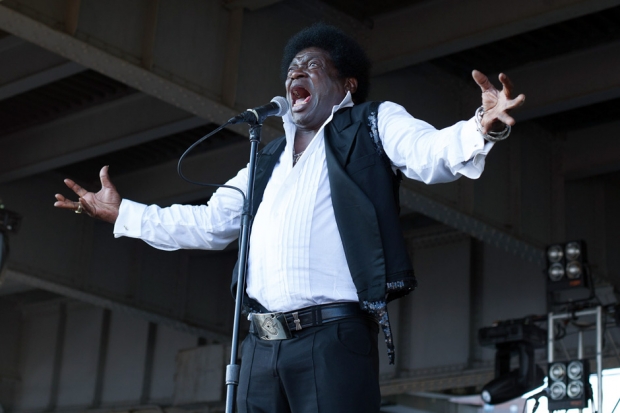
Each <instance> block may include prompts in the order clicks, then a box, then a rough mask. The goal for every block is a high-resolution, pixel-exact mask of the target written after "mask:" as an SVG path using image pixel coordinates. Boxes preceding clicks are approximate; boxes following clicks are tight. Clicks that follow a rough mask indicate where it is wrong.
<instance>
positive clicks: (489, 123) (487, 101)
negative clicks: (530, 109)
mask: <svg viewBox="0 0 620 413" xmlns="http://www.w3.org/2000/svg"><path fill="white" fill-rule="evenodd" d="M472 76H473V78H474V80H475V81H476V83H477V84H478V86H480V89H482V107H483V109H484V116H483V117H482V121H481V122H480V123H481V126H482V133H483V134H486V133H488V132H489V131H500V130H502V129H504V127H505V125H510V126H513V125H514V124H515V120H514V118H513V117H512V116H510V115H509V113H510V111H511V110H513V109H515V108H518V107H519V106H521V105H522V104H523V102H525V95H524V94H520V95H519V96H517V97H516V98H514V99H512V98H511V95H512V89H513V85H512V82H511V81H510V79H509V78H508V76H506V75H505V74H503V73H500V74H499V81H500V82H501V83H502V86H503V88H502V90H497V89H496V88H495V86H493V84H492V83H491V82H490V81H489V78H488V77H486V75H485V74H484V73H482V72H479V71H478V70H474V71H473V72H472Z"/></svg>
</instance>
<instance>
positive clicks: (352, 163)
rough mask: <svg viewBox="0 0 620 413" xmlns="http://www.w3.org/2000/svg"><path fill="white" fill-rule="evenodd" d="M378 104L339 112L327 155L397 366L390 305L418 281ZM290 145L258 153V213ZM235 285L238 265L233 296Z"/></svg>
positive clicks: (372, 306)
mask: <svg viewBox="0 0 620 413" xmlns="http://www.w3.org/2000/svg"><path fill="white" fill-rule="evenodd" d="M379 104H380V102H368V103H364V104H361V105H355V106H353V107H350V108H343V109H340V110H339V111H338V112H336V113H335V114H334V117H333V119H332V121H331V122H330V123H329V124H328V125H326V127H325V157H326V162H327V172H328V177H329V184H330V190H331V197H332V204H333V207H334V214H335V217H336V224H337V226H338V231H339V233H340V238H341V240H342V244H343V247H344V252H345V256H346V260H347V264H348V266H349V270H350V271H351V277H352V278H353V283H354V284H355V287H356V290H357V294H358V298H359V302H360V306H361V307H362V308H363V309H364V310H366V311H368V312H369V313H371V314H373V315H374V316H375V317H376V318H377V320H378V321H379V323H380V324H381V326H382V328H383V331H384V333H385V336H386V342H387V345H388V353H389V355H390V362H393V358H394V350H393V343H392V336H391V331H390V326H389V320H388V315H387V303H388V302H389V301H391V300H393V299H395V298H398V297H401V296H403V295H405V294H407V293H409V292H410V291H412V290H413V289H414V288H415V286H416V280H415V277H414V275H413V268H412V266H411V261H410V260H409V257H408V255H407V248H406V245H405V240H404V238H403V235H402V231H401V228H400V223H399V219H398V215H399V209H400V208H399V197H398V188H399V184H400V180H401V175H400V172H398V173H396V174H395V173H394V172H393V171H392V168H391V164H390V161H389V159H388V158H387V156H386V155H385V153H384V152H383V146H382V145H381V140H380V139H379V134H378V131H377V112H378V108H379ZM285 146H286V139H285V138H284V137H282V138H279V139H276V140H274V141H272V142H270V143H269V144H268V145H267V146H266V147H265V148H264V149H263V150H262V151H261V152H260V153H259V156H258V160H257V171H256V182H255V185H254V188H255V193H254V203H253V209H252V210H253V211H257V210H258V207H259V205H260V203H261V201H262V198H263V193H264V191H265V187H266V186H267V183H268V181H269V178H270V177H271V173H272V172H273V168H274V167H275V165H276V163H277V162H278V160H279V159H280V156H281V154H282V152H283V151H284V147H285ZM236 282H237V271H236V267H235V271H234V272H233V285H232V290H233V292H234V291H235V289H236V288H235V287H236ZM247 304H248V305H247V306H248V307H249V308H250V309H251V310H255V311H259V310H260V309H258V308H253V305H252V303H250V302H248V303H247Z"/></svg>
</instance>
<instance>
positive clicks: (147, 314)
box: [6, 268, 230, 342]
mask: <svg viewBox="0 0 620 413" xmlns="http://www.w3.org/2000/svg"><path fill="white" fill-rule="evenodd" d="M6 272H7V274H6V278H7V280H11V281H14V282H17V283H21V284H25V285H29V286H31V287H33V288H40V289H42V290H46V291H51V292H53V293H56V294H60V295H62V296H65V297H69V298H73V299H75V300H78V301H82V302H84V303H88V304H91V305H94V306H97V307H102V308H108V309H110V310H112V311H118V312H122V313H125V314H130V315H133V316H137V317H140V318H142V319H145V320H147V321H150V322H153V323H158V324H163V325H166V326H168V327H171V328H174V329H176V330H179V331H183V332H185V333H188V334H192V335H195V336H198V337H205V338H207V339H209V340H215V341H223V342H227V341H228V340H230V336H228V335H227V334H222V333H220V332H217V331H214V330H211V329H209V328H206V327H203V326H196V325H193V324H191V323H188V322H185V321H182V320H178V319H175V318H172V317H169V316H167V315H164V314H159V313H157V312H154V311H152V310H148V309H146V308H140V307H137V306H132V305H128V304H126V303H123V302H121V301H118V300H113V299H110V298H106V297H104V296H100V295H97V294H93V293H91V292H87V291H82V290H80V289H77V288H74V287H69V286H67V285H64V284H61V283H58V282H54V281H50V280H46V279H44V278H42V277H38V276H36V275H32V274H26V273H24V272H20V271H17V270H13V269H10V268H9V269H7V271H6Z"/></svg>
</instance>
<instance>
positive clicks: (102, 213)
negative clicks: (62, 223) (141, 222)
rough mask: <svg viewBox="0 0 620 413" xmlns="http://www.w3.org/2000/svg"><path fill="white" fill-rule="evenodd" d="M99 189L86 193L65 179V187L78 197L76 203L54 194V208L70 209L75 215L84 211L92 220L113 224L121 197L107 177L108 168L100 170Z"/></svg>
mask: <svg viewBox="0 0 620 413" xmlns="http://www.w3.org/2000/svg"><path fill="white" fill-rule="evenodd" d="M99 179H100V180H101V189H100V190H99V192H97V193H94V192H88V191H87V190H86V189H84V188H82V187H81V186H79V185H78V184H76V183H75V182H73V181H72V180H71V179H65V185H67V186H68V187H69V188H70V189H71V190H72V191H73V192H75V193H76V194H77V196H78V197H79V199H78V201H77V202H75V201H71V200H69V199H67V198H65V197H64V196H63V195H61V194H56V200H57V201H56V202H55V203H54V206H55V207H56V208H63V209H70V210H72V211H75V212H77V213H81V212H82V211H84V212H85V213H86V214H88V215H89V216H91V217H93V218H98V219H101V220H103V221H106V222H110V223H112V224H113V223H114V222H116V218H117V217H118V209H119V207H120V205H121V196H120V195H119V193H118V191H117V190H116V187H115V186H114V185H113V184H112V182H111V181H110V177H109V176H108V166H107V165H106V166H104V167H103V168H101V171H100V172H99Z"/></svg>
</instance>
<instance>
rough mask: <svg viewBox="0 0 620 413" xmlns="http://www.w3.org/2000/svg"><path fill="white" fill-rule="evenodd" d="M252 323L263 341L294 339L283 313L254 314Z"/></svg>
mask: <svg viewBox="0 0 620 413" xmlns="http://www.w3.org/2000/svg"><path fill="white" fill-rule="evenodd" d="M252 323H253V324H254V329H255V330H256V333H257V334H258V337H259V338H260V339H262V340H286V339H288V338H291V337H293V336H292V334H291V331H290V330H289V328H288V323H287V322H286V317H285V316H284V314H282V313H265V314H261V313H252Z"/></svg>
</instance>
